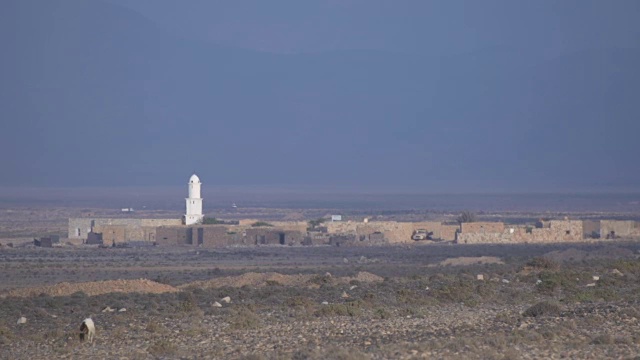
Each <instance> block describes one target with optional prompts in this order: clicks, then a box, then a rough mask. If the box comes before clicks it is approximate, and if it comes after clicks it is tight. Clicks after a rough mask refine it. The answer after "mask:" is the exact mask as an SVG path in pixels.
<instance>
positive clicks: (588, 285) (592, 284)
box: [587, 283, 596, 287]
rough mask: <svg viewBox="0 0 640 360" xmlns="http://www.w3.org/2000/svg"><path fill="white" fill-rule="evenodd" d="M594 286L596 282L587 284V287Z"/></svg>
mask: <svg viewBox="0 0 640 360" xmlns="http://www.w3.org/2000/svg"><path fill="white" fill-rule="evenodd" d="M594 286H596V283H591V284H587V287H594Z"/></svg>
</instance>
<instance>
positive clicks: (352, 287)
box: [349, 285, 358, 290]
mask: <svg viewBox="0 0 640 360" xmlns="http://www.w3.org/2000/svg"><path fill="white" fill-rule="evenodd" d="M357 287H358V285H353V286H351V287H350V288H349V290H353V289H355V288H357Z"/></svg>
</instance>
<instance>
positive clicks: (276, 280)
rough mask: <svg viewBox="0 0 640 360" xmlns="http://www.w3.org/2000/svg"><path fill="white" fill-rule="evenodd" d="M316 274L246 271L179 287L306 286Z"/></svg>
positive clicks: (362, 275)
mask: <svg viewBox="0 0 640 360" xmlns="http://www.w3.org/2000/svg"><path fill="white" fill-rule="evenodd" d="M317 277H318V275H313V274H296V275H284V274H280V273H276V272H267V273H255V272H248V273H244V274H242V275H238V276H225V277H220V278H215V279H211V280H204V281H194V282H191V283H188V284H184V285H181V286H179V288H181V289H184V288H202V289H208V288H219V287H225V286H231V287H242V286H253V287H260V286H265V285H267V284H269V283H273V284H278V285H283V286H308V285H310V284H312V283H313V280H314V279H315V278H317ZM331 280H332V281H335V282H338V283H349V282H350V281H351V280H357V281H360V282H375V281H383V280H384V279H383V278H382V277H380V276H378V275H375V274H371V273H368V272H358V273H357V274H356V275H355V276H346V277H339V278H332V279H331Z"/></svg>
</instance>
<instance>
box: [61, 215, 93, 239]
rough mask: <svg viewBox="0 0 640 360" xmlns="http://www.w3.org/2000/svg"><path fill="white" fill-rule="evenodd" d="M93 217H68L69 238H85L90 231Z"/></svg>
mask: <svg viewBox="0 0 640 360" xmlns="http://www.w3.org/2000/svg"><path fill="white" fill-rule="evenodd" d="M92 221H93V219H90V218H71V219H69V235H68V236H67V237H68V238H69V239H86V238H87V234H88V233H90V232H91V226H92Z"/></svg>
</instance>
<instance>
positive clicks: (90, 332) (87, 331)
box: [80, 318, 96, 343]
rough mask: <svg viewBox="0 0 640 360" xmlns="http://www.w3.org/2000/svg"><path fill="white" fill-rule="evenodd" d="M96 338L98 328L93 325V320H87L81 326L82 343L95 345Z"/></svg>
mask: <svg viewBox="0 0 640 360" xmlns="http://www.w3.org/2000/svg"><path fill="white" fill-rule="evenodd" d="M94 336H96V326H95V325H94V324H93V320H91V318H86V319H84V320H83V321H82V325H80V341H85V340H87V341H89V343H93V338H94Z"/></svg>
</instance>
